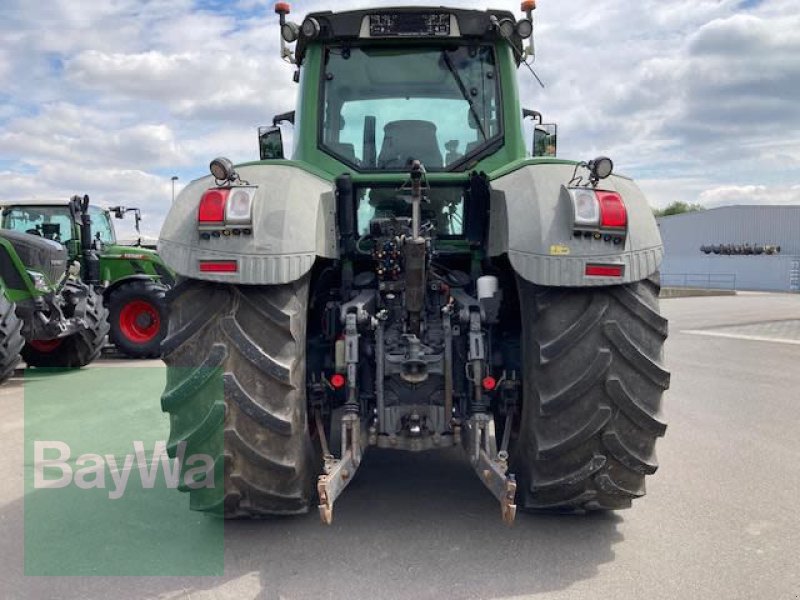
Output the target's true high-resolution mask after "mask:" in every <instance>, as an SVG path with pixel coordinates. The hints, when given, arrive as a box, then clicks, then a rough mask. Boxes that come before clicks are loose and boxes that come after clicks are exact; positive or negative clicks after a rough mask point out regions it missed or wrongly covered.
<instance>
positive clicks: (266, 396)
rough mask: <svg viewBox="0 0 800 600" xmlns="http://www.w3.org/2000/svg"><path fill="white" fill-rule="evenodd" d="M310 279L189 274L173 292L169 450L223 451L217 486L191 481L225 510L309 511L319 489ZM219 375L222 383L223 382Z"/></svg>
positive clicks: (198, 503) (166, 406)
mask: <svg viewBox="0 0 800 600" xmlns="http://www.w3.org/2000/svg"><path fill="white" fill-rule="evenodd" d="M307 298H308V279H307V278H304V279H303V280H301V281H298V282H295V283H292V284H288V285H281V286H233V285H224V284H213V283H207V282H201V281H192V280H185V281H183V282H181V283H179V284H178V285H177V286H176V287H175V288H173V289H172V290H170V292H169V294H168V302H169V333H168V335H167V338H166V339H165V341H164V343H163V345H162V353H163V357H164V361H165V362H166V363H167V367H168V370H167V385H166V389H165V391H164V395H163V396H162V398H161V407H162V409H163V410H164V411H166V412H168V413H169V414H170V426H171V431H170V439H169V443H168V452H169V453H170V455H171V456H175V454H176V452H177V448H178V444H179V443H180V442H183V441H185V442H186V444H187V445H186V453H187V456H188V455H189V454H198V453H203V454H207V455H209V456H211V457H213V459H214V464H215V466H216V474H217V484H221V485H223V486H224V494H223V493H220V491H219V490H218V489H216V490H210V489H205V488H203V489H191V490H189V489H185V488H183V487H182V488H181V489H183V491H189V493H190V507H191V508H192V509H194V510H201V511H208V512H213V513H216V514H220V515H223V516H225V517H226V518H236V517H260V516H265V515H287V514H299V513H305V512H307V510H308V507H309V503H310V501H311V497H312V493H313V484H314V475H315V473H316V471H315V469H314V461H313V451H312V446H311V441H310V437H309V429H308V422H307V417H306V394H305V351H306V342H305V339H306V311H307V302H308V300H307ZM220 379H221V380H222V381H221V385H220Z"/></svg>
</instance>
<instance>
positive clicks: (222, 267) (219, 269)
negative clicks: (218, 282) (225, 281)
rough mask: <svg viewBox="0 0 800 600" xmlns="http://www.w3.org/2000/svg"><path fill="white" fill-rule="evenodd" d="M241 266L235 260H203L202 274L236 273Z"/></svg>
mask: <svg viewBox="0 0 800 600" xmlns="http://www.w3.org/2000/svg"><path fill="white" fill-rule="evenodd" d="M238 270H239V265H238V263H237V262H236V261H235V260H201V261H200V272H201V273H236V272H237V271H238Z"/></svg>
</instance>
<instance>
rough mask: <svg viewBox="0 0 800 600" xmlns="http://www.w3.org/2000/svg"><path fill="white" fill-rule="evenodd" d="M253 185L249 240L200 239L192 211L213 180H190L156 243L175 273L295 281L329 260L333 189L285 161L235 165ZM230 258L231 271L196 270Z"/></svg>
mask: <svg viewBox="0 0 800 600" xmlns="http://www.w3.org/2000/svg"><path fill="white" fill-rule="evenodd" d="M237 172H238V173H239V175H240V177H241V179H242V180H244V181H247V182H248V183H249V184H250V185H255V186H258V191H257V192H256V197H255V200H254V202H253V224H252V234H251V235H238V236H232V235H231V236H220V237H218V238H212V239H210V240H204V239H201V238H200V235H199V229H198V223H197V210H198V206H199V204H200V198H201V197H202V195H203V193H204V192H205V191H206V190H207V189H209V188H212V187H216V184H215V182H214V180H213V178H211V177H210V176H209V177H204V178H202V179H198V180H196V181H193V182H192V183H190V184H189V185H188V186H187V187H186V188H185V189H184V190H183V191H182V192H181V194H180V195H179V196H178V198H177V199H176V200H175V203H174V204H173V205H172V208H171V209H170V211H169V214H168V215H167V218H166V220H165V222H164V226H163V227H162V229H161V235H160V237H159V241H158V252H159V254H160V255H161V258H162V259H163V260H164V262H165V263H166V264H167V265H168V266H169V267H170V268H171V269H173V270H174V271H175V272H176V273H177V274H178V275H182V276H184V277H189V278H191V279H201V280H208V281H225V282H229V283H237V284H253V285H263V284H281V283H288V282H290V281H295V280H298V279H300V278H301V277H302V276H303V275H304V274H306V273H307V272H308V271H310V270H311V267H312V265H313V264H314V260H315V259H316V257H317V256H322V257H326V258H336V257H337V254H338V251H337V244H336V226H335V212H334V211H335V208H334V206H335V203H334V184H333V182H332V181H327V180H325V179H323V178H321V177H318V176H316V175H314V174H312V173H309V172H308V171H306V170H304V169H301V168H299V167H297V166H294V165H291V164H285V163H284V164H259V163H256V164H251V165H247V166H241V167H238V168H237ZM230 260H235V261H236V263H237V270H236V272H233V273H208V272H201V271H200V269H199V265H200V262H201V261H230Z"/></svg>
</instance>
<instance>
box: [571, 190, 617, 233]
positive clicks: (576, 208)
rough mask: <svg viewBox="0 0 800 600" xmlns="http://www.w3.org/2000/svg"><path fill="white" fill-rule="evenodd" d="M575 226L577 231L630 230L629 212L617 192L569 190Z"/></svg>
mask: <svg viewBox="0 0 800 600" xmlns="http://www.w3.org/2000/svg"><path fill="white" fill-rule="evenodd" d="M567 191H568V192H569V196H570V200H571V201H572V216H573V226H574V229H575V230H576V231H596V232H599V231H608V230H610V231H613V232H615V233H617V234H619V233H620V232H623V233H624V231H625V230H627V228H628V211H627V209H626V208H625V202H623V200H622V196H620V195H619V194H618V193H617V192H609V191H605V190H595V189H592V188H584V187H581V188H569V189H568V190H567Z"/></svg>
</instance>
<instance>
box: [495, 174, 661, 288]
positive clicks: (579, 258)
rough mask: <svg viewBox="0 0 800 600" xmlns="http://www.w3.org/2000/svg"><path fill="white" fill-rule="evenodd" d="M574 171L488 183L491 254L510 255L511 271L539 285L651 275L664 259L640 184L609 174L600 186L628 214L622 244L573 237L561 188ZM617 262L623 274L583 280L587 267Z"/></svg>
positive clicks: (574, 284) (567, 200) (627, 279)
mask: <svg viewBox="0 0 800 600" xmlns="http://www.w3.org/2000/svg"><path fill="white" fill-rule="evenodd" d="M574 168H575V167H574V166H572V165H566V164H558V163H551V164H548V163H539V164H530V165H527V166H524V167H522V168H520V169H518V170H516V171H513V172H511V173H509V174H507V175H503V176H501V177H498V178H497V179H494V180H492V181H491V186H492V197H491V206H492V214H491V220H490V226H489V244H488V246H489V247H488V251H489V255H490V256H499V255H502V254H506V253H508V257H509V260H510V262H511V265H512V267H513V268H514V270H515V271H516V272H517V273H519V274H520V275H521V276H522V277H523V278H525V279H527V280H528V281H530V282H532V283H535V284H538V285H544V286H569V287H582V286H601V285H613V284H621V283H630V282H633V281H639V280H642V279H645V278H647V277H649V276H650V275H652V274H653V273H655V272H656V271H657V270H658V268H659V266H660V264H661V260H662V258H663V255H664V250H663V245H662V243H661V235H660V234H659V231H658V225H657V223H656V220H655V218H654V217H653V212H652V210H651V208H650V206H649V205H648V203H647V200H646V199H645V197H644V194H643V193H642V191H641V190H640V189H639V187H638V186H637V185H636V184H635V183H634V182H633V181H632V180H631V179H628V178H626V177H622V176H619V175H612V176H611V177H609V178H608V179H605V180H603V181H601V182H600V184H599V185H598V189H605V190H609V191H615V192H618V193H619V194H621V195H622V198H623V201H624V202H625V206H626V208H627V211H628V236H627V239H626V241H625V244H624V245H619V246H614V245H613V244H612V243H609V242H605V241H603V240H594V239H585V238H583V237H580V238H576V237H575V236H574V235H573V227H572V225H573V223H572V205H571V202H570V198H569V194H568V193H567V191H566V185H567V184H568V182H569V181H570V179H571V178H572V174H573V171H574ZM589 262H591V263H613V264H617V263H621V264H623V265H624V274H623V277H610V278H607V277H586V276H585V269H586V264H587V263H589Z"/></svg>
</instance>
